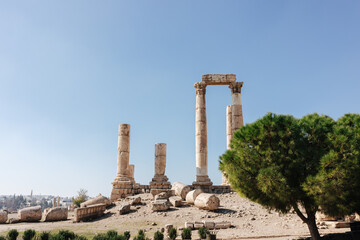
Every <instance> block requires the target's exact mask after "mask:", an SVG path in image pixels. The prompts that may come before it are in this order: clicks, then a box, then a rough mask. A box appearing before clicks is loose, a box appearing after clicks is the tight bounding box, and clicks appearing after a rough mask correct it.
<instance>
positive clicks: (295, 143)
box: [220, 113, 335, 240]
mask: <svg viewBox="0 0 360 240" xmlns="http://www.w3.org/2000/svg"><path fill="white" fill-rule="evenodd" d="M334 125H335V121H333V120H332V119H331V118H330V117H327V116H319V115H318V114H310V115H307V116H305V117H303V118H302V119H300V120H298V119H295V118H294V117H292V116H288V115H276V114H272V113H269V114H267V115H265V116H264V117H263V118H261V119H259V120H257V121H256V122H254V123H252V124H247V125H246V126H244V127H242V128H240V129H239V130H238V131H236V132H235V133H234V137H233V139H232V141H231V144H230V149H229V150H228V151H227V152H226V153H225V154H224V155H222V156H221V157H220V170H222V171H224V172H226V174H227V177H228V179H229V182H230V184H231V186H232V188H233V189H234V190H236V191H237V192H239V193H240V194H241V195H243V196H245V197H247V198H249V199H250V200H252V201H254V202H257V203H259V204H261V205H263V206H265V207H267V208H268V209H275V210H277V211H279V212H282V213H286V212H289V211H290V210H291V209H294V210H295V212H296V213H297V214H298V216H299V217H300V218H301V219H302V220H303V221H304V222H305V223H306V224H307V225H308V228H309V231H310V233H311V236H312V239H313V240H317V239H320V235H319V232H318V229H317V226H316V222H315V213H316V211H317V210H318V206H319V205H318V202H317V201H316V199H315V198H314V197H313V195H312V194H310V193H309V192H308V191H307V189H306V187H304V186H306V185H307V184H309V181H310V179H311V178H313V177H314V176H316V174H317V173H318V172H319V169H320V159H321V158H322V157H323V156H324V155H325V154H326V153H327V152H329V151H330V147H331V144H330V143H331V140H330V139H329V138H328V135H329V134H330V133H331V132H332V131H333V128H334ZM300 206H301V207H302V208H304V209H305V212H306V216H305V214H304V213H303V212H301V211H300V210H299V207H300Z"/></svg>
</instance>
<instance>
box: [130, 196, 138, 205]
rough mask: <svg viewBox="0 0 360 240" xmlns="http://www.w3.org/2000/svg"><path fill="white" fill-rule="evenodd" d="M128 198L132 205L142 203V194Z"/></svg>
mask: <svg viewBox="0 0 360 240" xmlns="http://www.w3.org/2000/svg"><path fill="white" fill-rule="evenodd" d="M126 199H127V200H129V203H130V204H131V205H138V204H141V197H140V196H129V197H127V198H126Z"/></svg>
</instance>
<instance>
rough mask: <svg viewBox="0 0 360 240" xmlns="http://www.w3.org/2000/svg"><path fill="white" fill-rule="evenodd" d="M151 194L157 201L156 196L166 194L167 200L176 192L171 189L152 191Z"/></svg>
mask: <svg viewBox="0 0 360 240" xmlns="http://www.w3.org/2000/svg"><path fill="white" fill-rule="evenodd" d="M150 193H151V195H152V196H153V198H154V199H155V197H156V195H158V194H160V193H166V194H167V198H169V197H171V196H173V195H174V191H172V190H171V189H151V190H150Z"/></svg>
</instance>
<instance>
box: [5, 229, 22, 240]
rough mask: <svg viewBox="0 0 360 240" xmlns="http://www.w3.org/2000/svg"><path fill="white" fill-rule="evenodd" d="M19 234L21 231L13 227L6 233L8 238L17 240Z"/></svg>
mask: <svg viewBox="0 0 360 240" xmlns="http://www.w3.org/2000/svg"><path fill="white" fill-rule="evenodd" d="M18 236H19V232H18V231H17V230H16V229H11V230H10V231H9V232H8V234H7V235H6V238H7V239H8V240H16V238H17V237H18Z"/></svg>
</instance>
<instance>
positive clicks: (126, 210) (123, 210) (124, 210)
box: [119, 203, 130, 215]
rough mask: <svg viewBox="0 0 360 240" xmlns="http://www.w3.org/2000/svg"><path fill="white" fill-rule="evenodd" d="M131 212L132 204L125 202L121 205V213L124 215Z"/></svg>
mask: <svg viewBox="0 0 360 240" xmlns="http://www.w3.org/2000/svg"><path fill="white" fill-rule="evenodd" d="M129 212H130V204H129V203H123V204H121V205H120V207H119V214H120V215H123V214H126V213H129Z"/></svg>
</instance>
